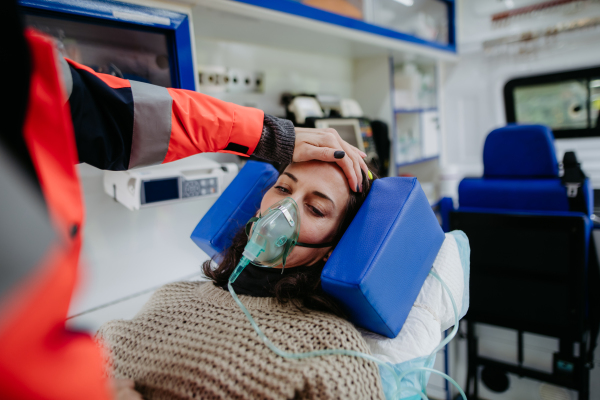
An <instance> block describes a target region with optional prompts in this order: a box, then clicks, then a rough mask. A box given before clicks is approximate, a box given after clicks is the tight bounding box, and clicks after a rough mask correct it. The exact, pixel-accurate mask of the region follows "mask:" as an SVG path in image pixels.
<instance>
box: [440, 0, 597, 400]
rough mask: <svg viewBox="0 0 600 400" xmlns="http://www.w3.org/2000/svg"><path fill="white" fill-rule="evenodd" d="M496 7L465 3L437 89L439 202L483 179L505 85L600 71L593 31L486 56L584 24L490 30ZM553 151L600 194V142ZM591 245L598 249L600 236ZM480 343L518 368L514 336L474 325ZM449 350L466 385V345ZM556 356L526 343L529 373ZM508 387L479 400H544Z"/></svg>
mask: <svg viewBox="0 0 600 400" xmlns="http://www.w3.org/2000/svg"><path fill="white" fill-rule="evenodd" d="M514 3H515V6H516V7H519V6H521V5H523V4H522V3H524V1H517V0H515V1H514ZM530 3H531V2H530ZM499 5H500V6H502V3H501V2H498V1H496V0H462V1H461V2H460V3H459V15H458V29H459V30H458V39H459V54H460V60H459V62H458V63H457V64H455V65H448V64H446V66H445V69H444V71H443V78H442V81H443V82H442V85H443V87H444V96H445V99H444V103H445V105H446V106H445V108H444V109H443V110H442V113H443V115H442V118H443V121H444V123H445V126H444V131H445V132H446V137H445V138H444V142H445V149H444V154H443V157H442V171H441V177H442V189H443V190H445V193H443V195H450V196H453V197H454V198H455V199H456V198H457V185H458V183H459V182H460V180H461V179H462V177H464V176H481V174H482V172H483V163H482V154H483V144H484V141H485V138H486V136H487V134H488V133H489V132H490V131H491V130H492V129H494V128H497V127H500V126H503V125H505V124H506V119H505V113H504V98H503V88H504V85H505V83H506V82H508V81H509V80H511V79H513V78H518V77H524V76H530V75H537V74H544V73H551V72H559V71H565V70H573V69H580V68H586V67H597V66H598V65H600V59H599V58H598V54H600V41H598V38H599V37H600V31H599V30H598V28H592V29H588V30H585V31H583V32H579V33H575V32H574V33H567V34H564V35H560V36H558V37H557V38H556V39H555V40H553V41H551V42H550V43H548V44H547V45H542V43H541V42H540V43H538V44H537V45H536V43H535V42H534V43H531V44H527V45H516V47H515V46H512V47H510V48H509V50H510V51H511V52H512V53H516V51H523V52H524V53H525V54H518V55H516V54H515V55H511V54H506V53H499V54H497V55H487V54H485V53H484V52H483V50H482V43H483V41H484V40H488V39H491V38H495V37H501V36H506V35H509V34H515V33H519V32H522V31H527V30H531V29H534V30H535V29H537V28H540V27H544V26H550V25H552V24H554V23H556V21H557V19H559V18H562V20H563V21H571V20H574V19H578V18H582V16H584V14H582V12H581V11H579V12H575V13H571V14H567V15H565V14H564V13H562V12H559V13H558V14H556V13H552V12H549V13H545V14H544V13H542V14H539V15H537V16H524V17H522V18H520V19H516V20H514V21H511V22H510V23H509V24H508V25H506V26H504V27H499V28H497V27H493V26H492V24H491V22H490V15H491V11H490V10H494V7H496V8H497V7H498V6H499ZM498 11H499V10H498ZM519 48H521V49H522V50H519ZM556 148H557V155H558V157H559V159H562V155H563V153H564V151H567V150H575V151H576V152H577V156H578V158H579V159H580V161H581V162H582V166H583V169H584V170H585V172H586V173H587V174H588V176H591V178H592V182H593V185H594V187H595V188H596V189H599V188H600V138H585V139H560V140H557V141H556ZM444 180H445V182H444ZM444 183H445V184H444ZM596 242H597V243H598V245H600V235H598V234H596ZM507 295H509V294H507ZM478 336H479V338H480V339H479V351H480V353H481V355H484V356H488V357H490V358H494V359H497V360H501V361H506V362H510V363H514V364H516V363H517V347H516V344H517V336H516V332H515V331H512V330H507V329H501V328H497V327H492V326H489V325H478ZM454 346H455V347H454V348H453V349H452V350H453V351H452V355H453V358H452V363H451V364H452V369H451V372H452V373H451V375H452V376H453V377H455V378H458V382H460V383H461V384H464V383H465V376H466V370H465V366H466V341H465V340H455V343H454ZM555 351H558V341H557V340H555V339H552V338H548V337H543V336H539V335H526V336H525V365H526V366H528V367H531V368H536V369H539V370H542V371H546V372H551V370H552V353H553V352H555ZM595 360H596V365H599V364H600V353H599V352H598V351H596V355H595ZM510 380H511V387H510V388H509V389H508V391H507V392H505V393H502V394H498V393H494V392H492V391H490V390H488V389H487V388H486V387H485V386H484V385H482V384H480V392H479V393H480V397H482V398H486V399H488V400H501V399H511V400H521V399H523V400H536V399H541V397H540V394H539V389H540V386H541V383H540V382H538V381H534V380H531V379H526V378H519V377H517V376H514V375H511V376H510ZM590 390H591V394H590V398H592V399H595V398H600V367H598V366H597V367H596V368H595V369H594V370H592V373H591V386H590ZM569 395H570V397H568V398H571V399H576V398H577V392H575V391H569ZM557 398H558V397H557ZM560 398H563V397H560Z"/></svg>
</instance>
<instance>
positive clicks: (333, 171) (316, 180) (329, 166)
mask: <svg viewBox="0 0 600 400" xmlns="http://www.w3.org/2000/svg"><path fill="white" fill-rule="evenodd" d="M284 172H287V173H289V174H291V175H293V176H294V177H295V178H296V179H298V182H299V183H302V184H303V185H308V186H314V187H315V190H316V189H317V188H318V189H325V188H327V189H329V191H330V192H331V191H333V192H337V193H338V194H345V193H348V192H349V190H350V189H349V187H348V180H347V179H346V176H345V175H344V172H343V171H342V169H341V168H340V167H338V165H337V164H335V163H328V162H323V161H306V162H301V163H292V164H290V165H289V166H288V167H287V168H286V169H285V171H284Z"/></svg>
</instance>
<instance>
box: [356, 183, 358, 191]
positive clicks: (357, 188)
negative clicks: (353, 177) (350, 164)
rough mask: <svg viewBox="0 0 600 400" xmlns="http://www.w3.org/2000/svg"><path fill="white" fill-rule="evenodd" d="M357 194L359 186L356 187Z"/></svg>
mask: <svg viewBox="0 0 600 400" xmlns="http://www.w3.org/2000/svg"><path fill="white" fill-rule="evenodd" d="M356 193H358V185H356Z"/></svg>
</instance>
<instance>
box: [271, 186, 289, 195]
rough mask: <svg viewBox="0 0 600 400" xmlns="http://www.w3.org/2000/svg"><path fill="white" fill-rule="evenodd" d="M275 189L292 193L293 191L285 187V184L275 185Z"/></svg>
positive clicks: (284, 192)
mask: <svg viewBox="0 0 600 400" xmlns="http://www.w3.org/2000/svg"><path fill="white" fill-rule="evenodd" d="M275 189H276V190H277V191H278V192H280V193H283V194H291V193H292V192H291V191H290V190H289V189H288V188H286V187H283V186H275Z"/></svg>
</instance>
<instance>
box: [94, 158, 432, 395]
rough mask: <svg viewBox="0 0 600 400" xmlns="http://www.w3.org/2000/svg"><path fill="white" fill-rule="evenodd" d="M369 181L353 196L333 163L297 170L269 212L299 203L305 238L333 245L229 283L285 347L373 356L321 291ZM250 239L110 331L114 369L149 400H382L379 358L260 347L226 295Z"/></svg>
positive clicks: (281, 181)
mask: <svg viewBox="0 0 600 400" xmlns="http://www.w3.org/2000/svg"><path fill="white" fill-rule="evenodd" d="M371 184H372V180H369V179H367V178H366V177H364V176H363V187H362V191H360V192H358V193H356V192H353V191H351V190H350V189H349V187H348V181H347V179H346V178H345V176H344V174H343V172H342V171H341V169H339V168H338V167H337V165H336V164H333V163H325V162H315V161H311V162H303V163H294V164H291V165H289V166H288V167H287V168H285V170H284V171H283V173H281V175H280V176H279V178H278V180H277V182H276V183H275V185H274V186H273V187H272V188H271V189H269V191H268V192H266V193H265V195H264V197H263V199H262V202H261V207H260V209H261V213H265V212H266V211H267V209H268V208H269V207H270V206H271V205H273V204H274V203H276V202H278V201H281V200H283V199H284V198H286V197H291V198H293V199H294V200H295V202H296V203H297V205H298V209H299V214H300V221H301V224H300V236H299V239H298V241H299V242H303V243H307V244H314V245H322V244H327V245H329V244H330V245H329V246H328V247H316V248H315V247H300V246H296V247H294V249H293V250H292V252H291V253H290V255H289V256H288V258H287V261H286V266H285V271H284V273H283V274H281V265H280V266H278V267H275V268H261V267H257V266H254V265H253V264H249V265H248V266H247V267H246V268H245V269H244V270H243V271H242V273H241V275H240V276H239V277H238V278H237V279H236V280H235V282H234V283H233V285H232V286H233V289H234V290H235V292H236V293H237V294H238V296H239V298H240V300H241V301H242V303H243V304H244V305H245V306H246V307H247V309H248V310H249V312H250V313H251V315H252V316H253V318H254V320H255V321H256V323H257V324H258V325H259V326H260V328H261V329H262V331H263V332H264V333H265V335H266V336H267V337H268V338H269V339H270V340H271V341H272V342H273V343H274V344H275V346H277V347H279V348H280V349H281V350H283V351H287V352H294V353H300V352H308V351H313V350H321V349H348V350H354V351H359V352H363V353H369V354H370V351H369V345H367V341H373V336H372V335H371V336H370V337H367V341H365V339H363V336H362V335H361V333H359V331H358V330H357V329H356V328H355V327H354V326H353V325H352V324H351V323H350V322H348V321H347V320H346V319H345V318H344V314H343V312H342V310H341V308H340V307H339V305H338V304H337V303H336V301H335V300H334V299H333V298H331V297H329V296H328V295H327V294H325V293H324V292H323V290H322V289H321V284H320V275H321V271H322V269H323V267H324V265H325V262H326V261H327V258H328V257H329V256H330V254H331V253H332V251H333V249H334V248H335V246H336V244H337V242H338V241H339V240H340V239H341V237H342V235H343V233H344V232H345V230H346V229H347V228H348V226H349V225H350V222H351V221H352V219H353V218H354V216H355V215H356V213H357V212H358V210H359V208H360V206H361V205H362V203H363V201H364V200H365V198H366V197H367V194H368V193H369V190H370V188H371ZM247 241H248V238H247V236H246V233H245V231H244V229H242V230H240V232H238V234H237V235H236V236H235V238H234V240H233V243H232V245H231V247H230V248H229V249H228V250H227V251H226V252H225V254H223V255H222V261H221V263H220V265H219V266H218V267H217V268H216V269H214V268H212V266H211V262H210V261H207V262H205V263H204V265H203V272H204V274H205V275H206V276H207V277H208V278H209V279H210V281H209V282H179V283H174V284H169V285H166V286H163V287H162V288H161V289H159V290H158V291H157V292H156V293H155V294H154V295H153V296H152V298H151V299H150V300H149V301H148V303H147V304H146V305H145V306H144V307H143V308H142V310H141V311H140V312H139V313H138V314H137V315H136V316H135V317H134V318H133V319H132V320H129V321H123V320H118V321H111V322H108V323H107V324H105V325H103V326H102V327H101V328H100V330H99V331H98V334H97V339H98V341H99V342H100V343H101V344H102V346H103V347H104V348H105V350H106V351H105V354H106V362H107V371H108V373H109V374H111V375H114V376H115V377H116V378H122V379H123V378H126V379H132V380H134V381H135V388H136V390H138V391H139V392H140V393H141V394H142V395H143V396H144V398H145V399H148V400H150V399H233V398H235V399H346V398H352V399H383V398H385V396H384V391H383V387H382V381H381V378H380V374H379V369H378V366H377V365H376V364H375V363H374V362H371V361H366V360H364V359H362V358H355V357H349V356H337V355H336V356H327V357H316V358H308V359H300V360H296V359H294V360H290V359H286V358H282V357H280V356H278V355H276V354H275V353H274V352H272V351H271V350H270V349H269V348H268V347H267V346H266V345H265V344H264V343H263V342H262V341H261V339H260V338H259V336H258V335H257V334H256V332H255V331H254V329H253V328H252V326H251V325H250V323H249V322H248V320H247V319H246V317H245V315H244V314H243V313H242V311H241V310H240V308H239V307H238V306H237V305H236V303H235V301H234V300H233V298H232V296H231V294H230V293H229V291H228V289H227V282H228V280H229V277H230V276H231V274H232V272H233V271H234V269H235V267H236V266H237V264H238V262H239V261H240V258H241V257H242V252H243V250H244V247H245V246H246V243H247ZM349 261H350V260H349ZM212 265H214V264H212ZM411 313H412V312H411ZM409 318H410V315H409ZM399 336H402V335H399ZM438 342H439V340H438ZM388 345H393V343H392V342H390V343H389V344H388ZM434 345H435V344H434ZM379 350H381V348H379ZM430 351H431V349H430ZM375 352H377V350H376V351H375ZM388 353H389V352H388ZM388 355H389V354H388ZM386 361H387V360H386ZM392 361H393V360H392Z"/></svg>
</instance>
